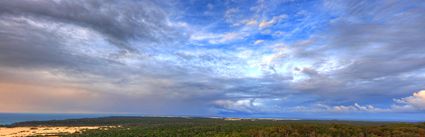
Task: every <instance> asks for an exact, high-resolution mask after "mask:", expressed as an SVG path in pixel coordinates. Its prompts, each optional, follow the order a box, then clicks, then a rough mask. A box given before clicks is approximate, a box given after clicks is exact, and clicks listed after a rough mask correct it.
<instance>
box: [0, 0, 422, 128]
mask: <svg viewBox="0 0 425 137" xmlns="http://www.w3.org/2000/svg"><path fill="white" fill-rule="evenodd" d="M424 13H425V1H423V0H258V1H254V0H217V1H209V0H163V1H161V0H159V1H156V0H146V1H145V0H120V1H113V0H72V1H69V0H3V1H0V112H9V113H114V114H141V115H167V116H181V115H184V116H220V117H269V118H270V117H275V118H290V119H354V120H397V121H398V120H400V121H425V54H424V53H425V45H424V43H425V14H424Z"/></svg>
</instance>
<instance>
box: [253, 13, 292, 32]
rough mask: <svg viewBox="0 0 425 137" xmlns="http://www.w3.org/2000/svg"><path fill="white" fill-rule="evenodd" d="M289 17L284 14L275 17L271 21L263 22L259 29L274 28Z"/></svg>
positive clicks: (259, 24)
mask: <svg viewBox="0 0 425 137" xmlns="http://www.w3.org/2000/svg"><path fill="white" fill-rule="evenodd" d="M287 17H288V16H287V15H285V14H284V15H279V16H275V17H273V18H272V19H271V20H269V21H266V20H263V21H261V22H260V23H258V27H259V28H260V29H264V28H267V27H270V26H273V25H274V24H276V23H279V22H280V21H282V20H284V19H286V18H287Z"/></svg>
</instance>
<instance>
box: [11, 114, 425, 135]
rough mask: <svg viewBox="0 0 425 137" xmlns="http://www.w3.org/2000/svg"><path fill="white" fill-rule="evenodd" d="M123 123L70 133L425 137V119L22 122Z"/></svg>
mask: <svg viewBox="0 0 425 137" xmlns="http://www.w3.org/2000/svg"><path fill="white" fill-rule="evenodd" d="M37 124H41V125H54V126H58V125H60V126H78V125H80V126H81V125H101V126H104V125H121V126H120V127H117V128H112V129H108V130H103V129H101V130H87V131H83V132H82V133H75V134H70V135H66V136H68V137H425V123H388V122H353V121H291V120H277V121H276V120H237V121H228V120H224V119H210V118H169V117H108V118H93V119H72V120H61V121H43V122H23V123H17V124H15V126H18V125H27V126H29V125H32V126H34V125H37Z"/></svg>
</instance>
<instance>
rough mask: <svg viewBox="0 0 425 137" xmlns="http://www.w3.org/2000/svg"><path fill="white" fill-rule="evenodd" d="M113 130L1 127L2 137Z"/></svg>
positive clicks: (86, 127) (91, 127) (0, 133)
mask: <svg viewBox="0 0 425 137" xmlns="http://www.w3.org/2000/svg"><path fill="white" fill-rule="evenodd" d="M108 128H112V127H111V126H81V127H45V126H40V127H13V128H5V127H0V137H26V136H35V135H41V136H57V135H60V134H65V133H75V132H80V131H83V130H89V129H104V130H107V129H108Z"/></svg>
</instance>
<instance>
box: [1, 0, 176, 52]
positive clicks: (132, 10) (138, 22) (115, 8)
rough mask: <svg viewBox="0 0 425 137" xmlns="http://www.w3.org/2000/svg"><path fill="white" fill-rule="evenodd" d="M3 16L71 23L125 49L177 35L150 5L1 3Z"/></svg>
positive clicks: (102, 1)
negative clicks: (100, 34) (137, 41)
mask: <svg viewBox="0 0 425 137" xmlns="http://www.w3.org/2000/svg"><path fill="white" fill-rule="evenodd" d="M0 9H1V10H0V13H1V15H2V16H17V17H27V18H29V17H31V18H38V19H46V20H50V21H53V22H62V23H71V24H75V25H78V26H83V27H87V28H90V29H94V30H96V31H98V32H101V33H103V34H104V35H105V36H107V37H108V40H109V41H110V42H112V43H114V45H116V46H120V47H123V48H126V49H131V48H132V47H131V46H129V45H127V44H128V43H127V42H128V40H134V39H136V40H142V41H146V42H159V43H160V42H163V40H167V39H168V40H170V39H172V38H173V37H175V35H178V33H177V32H173V28H172V27H170V26H169V24H167V23H169V22H167V21H168V20H167V15H166V13H165V12H164V11H163V10H161V9H160V8H158V7H157V6H156V5H155V4H154V3H153V2H150V1H108V0H90V1H85V0H82V1H79V0H77V1H62V0H60V1H53V0H47V1H32V0H23V1H2V2H1V3H0Z"/></svg>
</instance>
